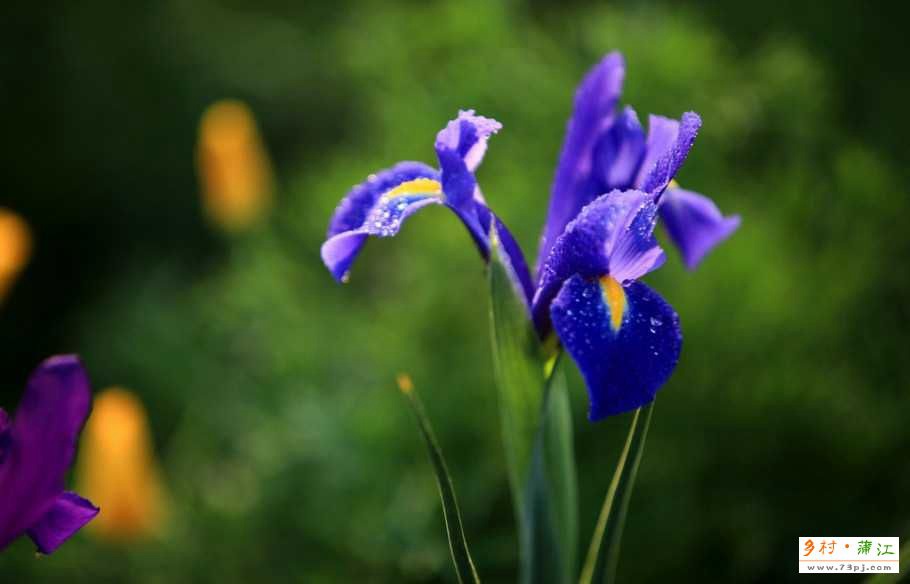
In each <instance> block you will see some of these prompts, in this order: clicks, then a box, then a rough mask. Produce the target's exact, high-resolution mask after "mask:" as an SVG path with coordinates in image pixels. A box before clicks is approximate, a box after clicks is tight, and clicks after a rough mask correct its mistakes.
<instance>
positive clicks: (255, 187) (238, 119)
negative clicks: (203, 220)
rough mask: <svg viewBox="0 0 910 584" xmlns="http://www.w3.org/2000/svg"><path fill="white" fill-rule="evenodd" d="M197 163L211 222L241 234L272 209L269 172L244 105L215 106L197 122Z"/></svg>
mask: <svg viewBox="0 0 910 584" xmlns="http://www.w3.org/2000/svg"><path fill="white" fill-rule="evenodd" d="M196 164H197V168H198V172H199V178H200V182H201V187H202V196H203V203H204V205H205V210H206V212H207V214H208V216H209V218H210V219H211V220H212V221H213V222H215V223H216V224H217V225H219V226H220V227H222V228H224V229H226V230H228V231H240V230H243V229H245V228H247V227H250V226H251V225H252V224H253V223H255V222H256V220H257V219H259V218H261V217H262V216H263V215H264V214H265V212H266V211H267V210H268V208H269V207H270V205H271V199H272V170H271V165H270V164H269V160H268V156H267V154H266V152H265V148H264V147H263V145H262V140H261V138H260V136H259V131H258V129H257V127H256V120H255V119H254V118H253V113H252V112H251V111H250V108H249V107H247V106H246V104H244V103H242V102H240V101H236V100H221V101H218V102H215V103H214V104H212V105H211V106H209V108H208V109H207V110H206V111H205V113H204V114H203V116H202V121H201V122H200V124H199V142H198V144H197V150H196Z"/></svg>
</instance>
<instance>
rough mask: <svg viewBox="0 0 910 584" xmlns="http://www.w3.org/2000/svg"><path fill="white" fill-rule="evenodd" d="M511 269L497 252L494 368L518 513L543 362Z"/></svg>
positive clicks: (492, 279) (493, 261) (491, 272)
mask: <svg viewBox="0 0 910 584" xmlns="http://www.w3.org/2000/svg"><path fill="white" fill-rule="evenodd" d="M510 269H511V268H510V267H509V266H508V265H507V264H504V263H503V262H502V258H501V257H500V256H499V253H498V248H496V247H494V253H492V254H491V258H490V264H489V268H488V277H489V284H490V330H491V333H492V347H493V365H494V369H495V374H496V385H497V386H498V389H499V410H500V418H501V423H502V438H503V443H504V445H505V452H506V464H507V466H508V473H509V486H510V487H511V488H512V498H513V503H514V505H515V510H516V513H518V514H520V513H521V509H522V508H523V507H524V494H523V492H522V491H523V490H524V485H525V482H526V481H527V477H528V473H529V471H530V467H531V452H532V448H533V446H534V437H535V435H536V433H537V428H538V426H539V425H540V413H541V407H542V404H543V394H544V360H543V357H542V355H541V351H540V349H539V342H538V340H537V333H536V332H535V331H534V327H533V324H532V323H531V319H530V314H529V312H528V308H527V306H526V305H525V303H524V300H522V298H521V296H519V294H518V293H517V291H516V289H515V286H514V284H513V279H512V277H511V276H510V274H509V270H510Z"/></svg>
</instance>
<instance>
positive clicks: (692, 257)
mask: <svg viewBox="0 0 910 584" xmlns="http://www.w3.org/2000/svg"><path fill="white" fill-rule="evenodd" d="M660 217H661V219H662V220H663V222H664V226H665V227H666V228H667V233H669V235H670V239H672V240H673V243H674V244H676V247H677V248H679V252H680V253H681V254H682V257H683V262H684V263H685V264H686V267H687V268H689V269H690V270H694V269H695V267H696V266H698V263H699V262H700V261H701V260H702V258H704V257H705V255H706V254H707V253H708V252H709V251H711V249H713V248H714V246H716V245H717V244H719V243H720V242H722V241H723V240H725V239H726V238H727V237H729V236H730V235H731V234H732V233H733V232H734V231H736V229H737V228H738V227H739V216H738V215H731V216H729V217H724V216H723V215H722V214H721V212H720V209H718V208H717V205H715V204H714V201H712V200H711V199H709V198H708V197H706V196H704V195H700V194H698V193H694V192H692V191H687V190H684V189H678V188H672V187H671V188H668V189H667V190H666V191H665V192H664V196H663V198H662V199H661V201H660Z"/></svg>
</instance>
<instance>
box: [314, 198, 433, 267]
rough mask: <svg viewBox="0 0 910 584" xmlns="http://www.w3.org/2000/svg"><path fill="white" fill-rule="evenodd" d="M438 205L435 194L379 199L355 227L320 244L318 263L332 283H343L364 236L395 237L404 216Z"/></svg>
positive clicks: (363, 240)
mask: <svg viewBox="0 0 910 584" xmlns="http://www.w3.org/2000/svg"><path fill="white" fill-rule="evenodd" d="M442 203H443V200H442V198H440V197H439V195H436V194H430V193H426V194H424V193H415V194H408V195H402V196H396V197H392V198H385V197H383V198H381V199H380V200H379V201H378V202H377V203H376V204H375V205H374V206H373V208H372V209H370V211H369V213H368V214H367V216H366V217H365V218H364V222H363V224H362V225H361V226H360V227H359V228H357V229H352V230H350V231H345V232H342V233H339V234H337V235H334V236H332V237H330V238H329V239H328V240H326V242H325V243H324V244H322V250H321V252H322V261H323V262H324V263H325V265H326V267H328V268H329V271H330V272H331V273H332V276H334V277H335V279H336V280H338V281H344V280H345V279H346V278H347V274H348V272H349V270H350V269H351V264H353V263H354V260H355V259H356V258H357V254H358V253H360V250H361V249H362V248H363V245H364V244H365V243H366V240H367V237H368V236H370V235H372V236H375V237H392V236H394V235H397V234H398V232H399V231H400V230H401V225H402V224H403V223H404V221H405V220H406V219H407V218H408V217H410V216H411V215H413V214H414V213H416V212H417V211H419V210H420V209H422V208H423V207H426V206H427V205H434V204H435V205H438V204H442Z"/></svg>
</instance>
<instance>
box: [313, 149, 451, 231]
mask: <svg viewBox="0 0 910 584" xmlns="http://www.w3.org/2000/svg"><path fill="white" fill-rule="evenodd" d="M421 178H423V179H429V180H434V181H437V182H438V181H439V172H438V171H437V170H436V169H434V168H432V167H431V166H428V165H426V164H424V163H422V162H399V163H398V164H396V165H395V166H393V167H392V168H388V169H386V170H383V171H381V172H377V173H376V174H372V175H370V176H369V177H368V178H367V180H366V181H364V182H362V183H360V184H359V185H356V186H355V187H354V188H352V189H351V191H350V192H348V194H347V195H346V196H345V197H344V198H343V199H342V200H341V202H340V203H339V204H338V207H337V208H336V209H335V213H334V214H333V215H332V219H331V221H330V222H329V230H328V233H327V236H328V237H332V236H333V235H338V234H339V233H342V232H345V231H352V230H354V229H359V228H360V227H362V226H363V224H364V222H365V221H366V218H367V215H369V213H370V212H371V211H372V210H373V208H374V207H375V206H376V203H377V202H378V201H379V199H380V198H381V197H382V195H383V194H385V193H388V192H390V191H392V189H394V188H396V187H399V186H401V185H403V184H405V183H410V182H411V181H414V180H416V179H421Z"/></svg>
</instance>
